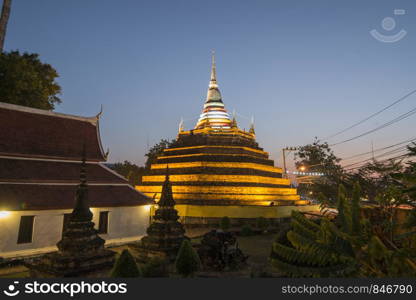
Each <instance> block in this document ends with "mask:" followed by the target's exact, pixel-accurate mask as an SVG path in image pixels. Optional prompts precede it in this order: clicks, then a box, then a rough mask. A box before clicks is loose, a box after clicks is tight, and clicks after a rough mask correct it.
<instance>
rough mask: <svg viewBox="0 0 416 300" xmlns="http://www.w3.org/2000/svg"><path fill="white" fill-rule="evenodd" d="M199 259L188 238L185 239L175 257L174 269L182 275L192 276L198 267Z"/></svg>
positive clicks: (199, 264)
mask: <svg viewBox="0 0 416 300" xmlns="http://www.w3.org/2000/svg"><path fill="white" fill-rule="evenodd" d="M200 266H201V260H200V259H199V255H198V253H197V252H196V251H195V249H194V248H193V247H192V245H191V243H190V241H189V240H187V239H185V240H183V242H182V245H181V248H180V249H179V252H178V256H177V257H176V262H175V267H176V271H177V272H178V273H179V274H180V275H182V276H183V277H192V276H193V275H194V273H195V272H197V271H198V270H199V269H200Z"/></svg>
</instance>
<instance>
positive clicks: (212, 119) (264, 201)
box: [136, 55, 316, 223]
mask: <svg viewBox="0 0 416 300" xmlns="http://www.w3.org/2000/svg"><path fill="white" fill-rule="evenodd" d="M166 168H169V172H170V174H171V175H170V181H171V183H172V191H173V198H174V200H175V202H176V204H177V205H176V209H177V210H178V212H179V215H180V216H181V217H182V221H183V222H185V223H194V222H196V223H201V222H202V223H204V222H206V220H207V219H218V218H221V217H224V216H228V217H230V218H237V219H247V218H257V217H266V218H279V217H288V216H290V212H291V210H293V209H297V210H303V211H311V210H316V206H312V205H309V201H307V200H301V199H300V196H299V195H298V194H297V191H296V189H295V188H292V187H291V184H290V180H289V179H286V178H282V169H281V168H278V167H275V166H274V162H273V160H271V159H269V154H268V153H267V152H265V151H264V150H263V149H262V148H261V147H259V145H258V143H257V142H256V136H255V130H254V119H252V121H251V125H250V129H249V131H245V130H242V129H240V128H238V125H237V121H236V119H235V115H234V116H233V118H232V119H231V118H230V116H229V114H228V112H227V110H226V109H225V106H224V103H223V101H222V97H221V93H220V90H219V88H218V84H217V74H216V65H215V58H214V55H213V57H212V66H211V78H210V82H209V86H208V93H207V98H206V100H205V104H204V107H203V110H202V113H201V115H200V117H199V119H198V122H197V124H196V126H195V127H194V129H191V130H184V126H183V121H181V123H180V125H179V132H178V137H177V140H176V142H175V143H174V144H173V145H171V146H170V147H169V148H168V149H165V150H164V152H163V154H162V155H161V156H159V157H158V158H157V160H156V162H155V163H153V164H152V165H151V170H150V172H149V174H147V175H146V176H143V178H142V184H141V185H139V186H137V187H136V188H137V189H138V190H139V191H141V192H142V193H144V194H145V195H147V196H149V197H152V198H154V199H155V200H156V201H157V200H158V199H160V195H161V192H162V186H163V182H164V178H165V177H164V175H165V173H166Z"/></svg>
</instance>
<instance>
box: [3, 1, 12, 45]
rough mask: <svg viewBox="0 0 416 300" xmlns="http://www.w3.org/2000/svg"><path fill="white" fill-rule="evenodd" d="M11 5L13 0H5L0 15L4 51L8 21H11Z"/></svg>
mask: <svg viewBox="0 0 416 300" xmlns="http://www.w3.org/2000/svg"><path fill="white" fill-rule="evenodd" d="M11 6H12V0H3V8H2V10H1V17H0V52H3V47H4V39H5V37H6V30H7V22H8V21H9V16H10V7H11Z"/></svg>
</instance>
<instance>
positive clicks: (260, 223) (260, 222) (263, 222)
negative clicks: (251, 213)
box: [256, 217, 269, 231]
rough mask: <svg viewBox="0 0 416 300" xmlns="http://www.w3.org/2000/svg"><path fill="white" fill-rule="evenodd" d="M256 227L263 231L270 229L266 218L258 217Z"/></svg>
mask: <svg viewBox="0 0 416 300" xmlns="http://www.w3.org/2000/svg"><path fill="white" fill-rule="evenodd" d="M256 227H257V228H258V229H260V230H261V231H265V230H266V229H267V228H268V227H269V221H268V220H267V219H266V218H264V217H258V218H257V219H256Z"/></svg>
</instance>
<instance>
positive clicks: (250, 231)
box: [240, 224, 253, 236]
mask: <svg viewBox="0 0 416 300" xmlns="http://www.w3.org/2000/svg"><path fill="white" fill-rule="evenodd" d="M240 235H242V236H249V235H253V229H251V226H250V225H248V224H246V225H244V226H243V227H241V230H240Z"/></svg>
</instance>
